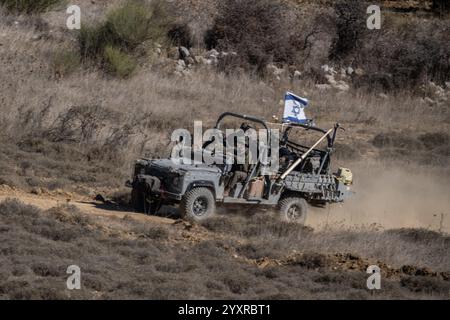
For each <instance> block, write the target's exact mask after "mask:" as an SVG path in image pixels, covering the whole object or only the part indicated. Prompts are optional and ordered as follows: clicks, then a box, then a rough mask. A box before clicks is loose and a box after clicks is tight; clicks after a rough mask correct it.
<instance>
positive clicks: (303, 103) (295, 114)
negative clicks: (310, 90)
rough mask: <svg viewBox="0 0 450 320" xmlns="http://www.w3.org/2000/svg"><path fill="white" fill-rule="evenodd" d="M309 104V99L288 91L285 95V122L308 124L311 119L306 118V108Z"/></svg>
mask: <svg viewBox="0 0 450 320" xmlns="http://www.w3.org/2000/svg"><path fill="white" fill-rule="evenodd" d="M307 106H308V99H305V98H302V97H299V96H297V95H295V94H293V93H291V92H286V95H285V97H284V115H283V123H300V124H308V123H309V122H310V120H308V119H307V118H306V114H305V108H306V107H307Z"/></svg>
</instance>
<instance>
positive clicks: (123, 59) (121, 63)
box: [104, 46, 137, 78]
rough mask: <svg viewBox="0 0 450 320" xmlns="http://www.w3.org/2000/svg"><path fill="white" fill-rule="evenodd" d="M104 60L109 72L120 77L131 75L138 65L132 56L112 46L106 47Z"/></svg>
mask: <svg viewBox="0 0 450 320" xmlns="http://www.w3.org/2000/svg"><path fill="white" fill-rule="evenodd" d="M104 61H105V65H106V70H107V72H108V73H110V74H112V75H114V76H116V77H119V78H128V77H130V76H131V75H132V74H133V71H134V70H135V69H136V66H137V64H136V61H135V60H134V59H133V57H132V56H130V55H129V54H126V53H124V52H122V51H120V50H119V49H116V48H114V47H111V46H107V47H106V48H105V51H104Z"/></svg>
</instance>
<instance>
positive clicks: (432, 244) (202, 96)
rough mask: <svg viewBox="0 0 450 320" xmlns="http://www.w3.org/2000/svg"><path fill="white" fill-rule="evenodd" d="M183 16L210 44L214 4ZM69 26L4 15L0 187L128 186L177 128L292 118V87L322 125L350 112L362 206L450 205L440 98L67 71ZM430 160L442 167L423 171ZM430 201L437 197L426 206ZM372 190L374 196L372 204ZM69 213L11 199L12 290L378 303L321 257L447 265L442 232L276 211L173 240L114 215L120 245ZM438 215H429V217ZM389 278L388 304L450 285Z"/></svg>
mask: <svg viewBox="0 0 450 320" xmlns="http://www.w3.org/2000/svg"><path fill="white" fill-rule="evenodd" d="M120 2H121V1H96V3H95V4H94V3H92V2H91V1H88V0H83V1H79V3H80V4H81V6H82V8H84V9H85V10H86V11H85V13H86V19H87V20H88V21H97V20H98V19H102V17H103V16H104V13H105V11H106V9H107V8H110V7H111V6H116V5H118V4H119V3H120ZM191 2H192V3H193V4H195V5H198V6H200V7H202V5H204V4H203V2H198V1H190V2H189V3H191ZM186 3H188V2H186ZM186 3H184V4H183V3H180V2H178V3H177V4H178V5H179V10H180V11H181V12H182V11H183V10H188V8H187V6H186ZM208 9H211V12H214V10H215V8H214V7H212V6H211V7H209V6H208ZM308 10H312V11H313V12H316V11H315V10H316V9H315V8H309V9H308ZM317 10H319V9H317ZM305 12H306V13H304V14H306V15H307V12H308V11H305ZM317 12H318V11H317ZM185 18H188V20H189V21H188V22H189V24H190V26H191V27H192V28H193V31H194V40H195V39H196V40H195V41H197V46H199V42H200V41H201V40H200V39H201V38H202V37H201V35H202V33H203V31H204V30H205V28H206V27H207V26H208V23H211V22H212V17H211V16H209V11H207V10H204V11H201V14H200V13H198V14H194V13H193V12H192V11H189V12H188V14H186V16H185ZM14 21H18V22H19V23H18V24H15V23H14ZM305 21H307V22H308V23H305V24H309V23H310V21H309V20H305ZM64 22H65V21H64V18H62V16H61V12H55V11H53V12H48V13H45V14H43V15H42V16H41V17H34V18H32V19H28V18H27V17H16V16H9V15H5V14H4V13H2V12H0V44H1V45H0V69H1V70H2V72H1V73H0V111H1V112H0V125H1V126H2V130H1V132H0V144H1V150H0V184H3V183H4V184H8V185H15V186H18V187H20V188H24V189H31V188H36V187H44V188H48V189H58V188H64V189H73V190H75V191H77V192H80V193H82V192H84V193H88V192H92V189H101V188H104V187H107V188H109V189H110V188H111V187H118V186H122V185H123V182H124V181H125V180H126V179H127V178H129V177H128V175H129V173H130V171H131V170H130V169H131V166H132V163H133V161H134V159H135V158H137V157H140V156H144V155H147V156H152V157H155V156H163V155H167V154H168V151H169V150H168V145H167V144H168V141H169V137H170V133H171V132H172V130H173V129H177V128H187V129H190V128H191V127H192V125H193V121H194V120H203V121H204V124H205V126H206V127H211V126H212V125H213V123H214V120H215V119H216V118H217V116H218V115H219V114H220V113H222V112H224V111H234V112H239V113H246V114H254V115H257V116H260V117H264V118H266V119H270V118H271V116H272V115H274V114H275V115H278V116H280V115H281V113H282V106H281V105H280V104H279V102H280V99H282V97H283V94H284V92H285V91H286V90H290V91H293V92H296V93H298V94H300V95H303V96H306V97H308V98H310V100H311V108H310V109H309V110H308V115H310V116H312V117H314V119H315V120H316V122H317V123H318V124H319V125H321V126H323V127H327V126H331V125H332V124H333V123H334V122H337V121H338V122H340V123H341V124H342V125H343V127H345V128H346V129H347V131H346V132H345V133H340V135H339V137H338V144H337V146H339V150H341V151H338V154H337V155H336V156H337V160H338V162H337V163H336V164H337V165H339V166H341V165H342V166H349V167H352V165H354V167H355V168H357V169H356V172H357V175H356V176H357V179H360V180H361V181H362V182H363V183H361V184H358V182H356V185H357V186H361V190H365V191H366V192H365V193H363V195H362V196H363V197H362V199H363V202H362V203H361V202H358V201H355V205H353V207H352V206H350V208H351V209H352V210H356V211H355V212H357V213H361V211H363V213H366V214H367V215H376V214H377V213H378V214H379V213H380V212H376V210H377V209H378V207H377V206H373V207H372V206H371V207H366V205H367V204H373V203H374V202H375V203H376V204H380V203H383V204H384V203H385V202H389V205H386V207H387V208H388V209H389V210H391V211H389V214H391V213H392V212H394V213H399V215H400V214H401V217H402V219H409V220H410V218H411V213H410V211H408V210H412V209H414V208H413V206H414V207H416V209H417V208H419V209H420V210H422V209H423V208H424V206H425V205H427V206H430V207H431V209H432V210H437V209H439V210H440V209H441V208H442V207H443V206H442V204H444V207H445V204H446V203H447V202H445V201H443V202H442V203H439V206H438V205H436V203H433V201H435V200H436V199H438V200H439V201H441V200H442V199H443V196H442V193H443V192H445V190H447V189H448V178H447V177H448V176H449V174H448V170H444V169H443V168H446V167H448V164H449V160H450V155H449V149H448V137H449V133H450V113H449V112H450V108H449V104H448V103H447V104H441V105H438V104H430V103H427V102H424V101H422V100H421V99H420V98H421V96H420V95H413V94H411V93H410V92H403V91H398V92H396V93H395V94H394V93H393V94H390V95H389V96H388V97H380V96H379V95H378V94H377V93H368V92H367V91H365V90H363V89H360V90H351V91H349V92H347V93H342V92H341V93H340V92H336V91H332V90H330V91H323V92H321V91H318V90H317V89H316V88H315V83H314V81H313V80H308V79H302V80H296V81H285V80H282V81H275V82H271V81H264V82H263V81H261V79H259V78H253V77H251V76H248V75H246V74H240V75H239V74H237V75H232V76H225V75H223V74H220V73H215V72H211V71H210V70H207V69H203V68H198V69H197V70H194V71H193V72H191V75H190V76H188V77H184V78H179V77H175V76H171V75H168V74H167V72H166V69H165V68H166V64H167V63H168V61H165V60H163V61H161V62H160V64H153V63H152V62H151V61H146V62H142V63H140V65H139V66H138V67H137V69H136V72H135V74H134V76H133V77H131V78H130V79H127V80H119V79H112V78H110V77H109V76H107V75H104V74H102V73H101V72H98V70H97V69H95V68H92V67H91V66H89V65H83V66H82V67H80V68H78V69H77V70H73V72H72V71H71V72H69V73H67V74H65V75H64V76H63V77H56V76H55V70H54V66H53V65H52V62H51V61H50V59H49V57H52V56H54V53H55V52H58V51H59V50H64V51H67V50H68V51H70V50H74V51H75V50H76V42H75V39H76V37H75V34H73V33H70V32H68V31H67V30H65V29H64V27H61V26H64ZM181 22H183V21H181ZM184 22H185V21H184ZM48 30H52V33H51V35H50V33H48ZM320 32H322V31H320ZM195 41H194V42H195ZM330 43H331V39H330V37H326V38H324V39H323V41H322V42H321V43H319V44H316V45H314V46H312V47H311V51H310V53H309V54H310V56H309V58H308V59H311V60H308V61H309V63H310V64H311V65H310V67H314V66H317V65H320V64H321V63H324V62H325V60H324V59H325V56H326V55H325V53H326V52H327V51H326V50H325V49H326V48H327V47H328V46H329V45H330ZM194 45H195V43H194ZM304 55H305V56H304V57H305V58H306V56H307V53H306V52H305V53H304ZM390 136H392V137H395V139H392V138H389V137H390ZM430 155H432V157H431V159H430ZM374 159H375V161H374V162H370V161H368V160H374ZM380 159H381V160H383V161H382V162H381V164H380V162H378V161H379V160H380ZM351 160H353V161H356V160H357V162H356V163H355V162H352V163H351V162H350V161H351ZM405 161H407V162H408V163H409V166H405ZM394 162H395V163H396V165H397V164H400V165H401V166H404V167H405V170H406V171H407V172H406V173H405V172H403V171H402V174H401V175H395V174H392V175H391V173H392V171H388V170H386V169H387V168H391V169H392V167H393V163H394ZM423 167H435V168H432V169H431V170H432V172H430V173H428V171H425V173H424V174H417V172H416V170H417V171H419V170H420V169H421V168H423ZM395 168H397V167H395ZM408 170H409V171H408ZM410 172H416V174H410ZM364 173H366V174H365V175H364ZM374 177H378V178H379V179H373V178H374ZM386 177H387V178H388V179H387V183H386V181H385V180H384V179H385V178H386ZM405 177H408V179H405ZM436 177H439V179H436ZM395 181H397V182H398V183H394V182H395ZM443 190H444V191H443ZM371 192H373V194H372V195H371V194H370V193H371ZM408 192H410V193H408ZM424 194H425V195H426V196H427V197H428V198H427V199H425V200H426V201H425V200H424V201H422V202H423V203H422V204H421V205H417V204H418V201H419V200H420V199H421V197H422V198H423V197H424ZM374 195H376V196H374ZM436 195H438V197H436ZM368 198H370V199H372V201H371V202H370V201H369V202H366V201H367V199H368ZM413 198H414V201H411V199H413ZM358 199H361V198H358ZM386 199H388V201H387V200H386ZM399 199H400V200H399ZM417 199H419V200H417ZM125 201H126V200H125ZM447 201H448V200H447ZM348 208H349V207H345V210H347V209H348ZM355 208H356V209H355ZM444 209H448V208H444ZM71 210H73V208H57V209H54V210H53V211H50V212H45V213H43V212H42V211H40V210H38V209H36V208H31V207H26V206H24V205H23V204H20V203H15V202H11V201H10V202H5V203H2V204H0V220H1V221H0V222H1V223H0V252H1V255H0V264H1V265H2V270H1V271H2V272H0V298H18V299H30V298H38V299H65V298H98V297H100V298H154V299H170V298H178V299H184V298H248V299H253V298H266V299H277V298H278V299H293V298H307V299H308V298H336V297H340V298H364V299H366V298H371V297H372V296H371V295H370V294H369V293H368V292H367V290H366V289H365V287H364V285H365V279H366V274H365V273H361V272H357V271H349V272H340V271H333V270H329V269H327V267H328V264H327V261H326V260H324V259H325V258H324V257H328V256H327V255H328V254H333V253H335V252H352V253H354V254H356V255H359V256H363V257H365V258H368V259H372V260H377V259H381V260H382V261H383V262H384V263H388V264H392V265H394V266H395V267H398V268H400V267H402V266H403V265H413V266H417V267H428V268H431V269H433V270H436V271H448V270H449V269H450V267H449V261H448V257H449V256H450V255H449V242H448V236H444V235H441V234H436V233H434V232H431V231H430V230H410V229H406V230H393V231H377V230H374V229H370V228H369V229H367V228H362V229H355V228H349V229H344V230H329V229H325V230H321V231H317V232H313V231H312V230H310V229H301V228H297V226H295V225H290V224H284V223H280V222H279V221H278V219H277V218H276V217H274V216H273V215H271V214H267V215H264V214H262V215H258V216H252V215H250V216H246V215H245V214H243V213H242V212H239V215H233V214H231V215H230V216H219V217H218V218H216V219H215V220H212V221H208V222H207V223H206V224H205V227H206V228H207V229H209V230H210V233H212V234H214V236H213V238H214V239H215V238H216V237H217V238H219V240H208V241H203V242H201V243H197V244H195V245H193V246H191V245H190V244H187V243H184V242H183V244H182V245H179V244H177V245H173V243H171V242H170V241H172V240H173V238H172V237H173V233H174V232H175V231H173V230H171V229H167V228H165V227H161V228H160V227H155V226H148V225H146V226H139V225H136V224H135V223H133V222H129V223H128V222H126V221H122V222H117V224H119V225H121V228H122V229H125V230H127V231H130V232H131V233H132V234H139V235H140V237H139V238H138V239H134V240H133V239H132V240H130V239H122V238H121V237H120V233H116V234H109V233H104V232H103V231H102V230H103V229H102V228H101V227H99V226H97V225H95V224H94V223H92V222H90V221H86V220H84V219H83V218H81V217H79V216H78V214H77V213H74V214H72V212H71ZM405 210H406V211H405ZM432 210H428V209H427V214H429V212H431V211H432ZM347 211H348V210H347ZM258 212H259V211H258ZM352 212H353V211H352ZM433 212H434V211H433ZM259 213H260V212H259ZM415 213H416V212H415V211H414V214H415ZM381 216H382V215H381ZM395 217H398V216H395ZM383 218H385V217H384V216H383ZM409 220H408V221H409ZM399 221H400V222H401V221H402V220H399ZM413 227H416V225H413ZM433 228H434V227H433ZM122 229H121V230H122ZM434 229H436V228H434ZM225 236H226V237H225ZM227 237H229V239H227ZM224 238H225V239H226V240H224ZM293 249H295V250H298V251H302V252H310V254H309V255H308V256H307V257H306V258H305V259H304V260H302V261H300V262H299V263H298V264H294V265H286V266H283V267H279V268H267V269H259V268H257V267H255V266H254V265H252V264H248V263H244V262H245V261H246V260H245V259H250V260H252V259H258V258H265V257H269V258H272V259H278V258H283V257H285V256H286V255H289V254H291V253H292V250H293ZM230 250H231V253H230ZM233 254H238V256H239V257H240V258H243V259H236V258H234V257H233ZM74 261H75V262H77V263H79V264H80V266H81V267H82V269H83V270H85V272H86V274H85V277H84V279H85V280H83V281H84V282H83V286H84V289H83V290H82V291H81V292H79V293H76V294H75V296H73V295H71V294H70V293H69V292H67V291H65V290H63V289H61V283H64V281H65V277H66V274H65V268H66V267H67V265H69V264H72V263H74ZM243 261H244V262H243ZM247 262H248V261H247ZM315 267H317V268H319V270H315ZM111 279H113V280H112V281H111ZM119 279H120V280H119ZM385 284H386V291H383V292H382V293H381V294H380V295H379V296H378V297H379V298H429V297H431V296H433V297H438V298H442V297H443V298H448V294H449V293H448V281H447V282H444V281H440V280H436V279H434V278H433V279H431V280H430V279H429V278H428V277H425V278H415V277H409V276H408V277H404V279H402V280H401V281H399V280H398V279H388V280H387V281H386V282H385ZM184 292H187V294H186V293H184ZM436 295H437V296H436Z"/></svg>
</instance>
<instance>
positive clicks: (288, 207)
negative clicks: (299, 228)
mask: <svg viewBox="0 0 450 320" xmlns="http://www.w3.org/2000/svg"><path fill="white" fill-rule="evenodd" d="M279 210H280V212H281V214H282V216H283V219H284V220H286V221H289V222H295V223H298V224H301V225H304V224H305V222H306V217H307V214H308V203H307V202H306V200H305V199H303V198H285V199H283V200H281V201H280V203H279Z"/></svg>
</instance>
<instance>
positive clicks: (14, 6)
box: [0, 0, 61, 14]
mask: <svg viewBox="0 0 450 320" xmlns="http://www.w3.org/2000/svg"><path fill="white" fill-rule="evenodd" d="M60 2H61V0H0V5H3V6H4V7H5V8H6V9H7V10H8V11H10V12H16V13H28V14H30V13H39V12H43V11H45V10H47V9H49V8H50V7H52V6H54V5H56V4H58V3H60Z"/></svg>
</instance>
